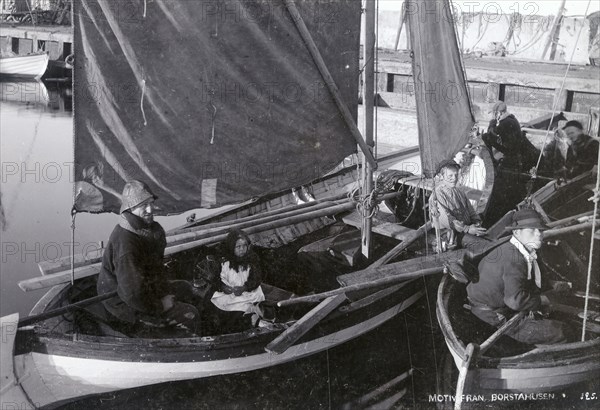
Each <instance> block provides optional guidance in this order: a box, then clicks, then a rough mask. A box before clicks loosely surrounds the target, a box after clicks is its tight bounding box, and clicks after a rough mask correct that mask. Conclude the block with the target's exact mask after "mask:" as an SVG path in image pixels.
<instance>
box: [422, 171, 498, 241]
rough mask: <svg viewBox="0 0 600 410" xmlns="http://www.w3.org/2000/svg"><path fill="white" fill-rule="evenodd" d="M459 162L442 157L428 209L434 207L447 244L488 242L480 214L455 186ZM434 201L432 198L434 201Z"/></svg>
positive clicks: (432, 210)
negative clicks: (443, 159)
mask: <svg viewBox="0 0 600 410" xmlns="http://www.w3.org/2000/svg"><path fill="white" fill-rule="evenodd" d="M459 171H460V166H459V165H458V164H457V163H456V162H455V161H454V160H445V161H442V162H441V163H440V164H439V165H438V168H437V170H436V183H435V195H431V196H430V197H429V209H430V211H431V212H432V216H434V212H435V211H437V213H438V218H439V226H440V229H442V230H443V232H442V234H443V235H444V236H445V237H446V238H445V241H446V243H447V245H448V246H449V247H452V246H453V245H456V246H458V247H472V246H476V245H484V244H485V245H487V244H489V242H488V241H487V240H486V239H484V238H482V237H483V236H484V235H485V233H486V230H485V229H484V228H482V227H481V218H480V217H479V215H478V214H477V212H476V211H475V209H474V208H473V205H471V202H470V201H469V199H468V198H467V195H466V194H465V193H464V191H463V190H462V189H461V188H460V187H458V186H457V183H458V174H459ZM434 201H435V202H434Z"/></svg>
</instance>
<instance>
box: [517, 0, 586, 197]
mask: <svg viewBox="0 0 600 410" xmlns="http://www.w3.org/2000/svg"><path fill="white" fill-rule="evenodd" d="M591 3H592V0H588V4H587V7H586V9H585V13H584V15H586V16H587V14H588V10H589V9H590V5H591ZM583 27H584V25H582V26H581V28H580V29H579V32H578V33H577V39H576V40H575V46H573V51H572V52H571V58H570V59H569V63H568V64H567V68H566V70H565V75H564V76H563V79H562V82H561V84H560V89H559V91H558V94H557V95H556V96H555V97H554V103H553V104H552V115H551V116H550V122H549V123H548V128H547V129H546V134H545V135H544V143H543V144H542V149H540V155H539V156H538V159H537V162H536V164H535V167H533V168H532V169H531V171H530V172H531V182H532V183H531V184H529V185H528V187H527V196H526V197H525V201H526V202H530V200H531V194H532V191H533V186H534V185H535V184H534V183H533V182H534V181H535V180H536V179H537V171H538V168H539V167H540V162H541V161H542V157H543V156H544V149H545V148H546V145H547V144H548V135H550V129H551V128H552V123H553V122H554V116H555V114H556V108H557V106H558V101H559V100H560V96H561V95H562V93H563V90H564V88H565V83H566V81H567V76H568V75H569V70H570V68H571V64H572V63H573V58H574V57H575V51H576V50H577V47H576V46H577V44H579V38H580V37H581V32H582V31H583Z"/></svg>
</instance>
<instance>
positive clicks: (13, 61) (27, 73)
mask: <svg viewBox="0 0 600 410" xmlns="http://www.w3.org/2000/svg"><path fill="white" fill-rule="evenodd" d="M47 67H48V54H47V53H35V54H27V55H15V56H7V57H4V56H3V57H0V75H2V76H6V77H22V78H35V79H38V78H40V77H41V76H42V75H44V73H45V72H46V68H47Z"/></svg>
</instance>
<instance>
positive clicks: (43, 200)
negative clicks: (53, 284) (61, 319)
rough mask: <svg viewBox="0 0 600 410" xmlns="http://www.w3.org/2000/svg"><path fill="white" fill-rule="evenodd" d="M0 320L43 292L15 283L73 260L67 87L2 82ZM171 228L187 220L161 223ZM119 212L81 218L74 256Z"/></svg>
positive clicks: (106, 230) (102, 234)
mask: <svg viewBox="0 0 600 410" xmlns="http://www.w3.org/2000/svg"><path fill="white" fill-rule="evenodd" d="M0 86H1V88H0V90H1V96H0V142H1V147H0V163H1V170H0V172H1V175H0V181H1V189H0V193H1V199H0V202H1V205H2V208H1V211H2V215H3V217H2V226H1V230H0V235H1V253H2V254H1V259H2V260H1V263H2V265H1V269H0V315H2V316H4V315H7V314H10V313H14V312H19V314H20V315H21V316H25V315H27V314H28V313H29V311H30V310H31V308H32V307H33V305H34V304H35V302H36V301H37V300H38V299H39V298H40V296H42V294H43V291H35V292H27V293H25V292H23V291H21V289H20V288H19V287H18V286H17V283H18V282H19V281H21V280H23V279H28V278H32V277H35V276H38V275H40V272H39V270H38V267H37V263H38V262H40V261H42V260H51V259H56V258H58V257H61V256H68V255H70V249H71V247H70V245H69V243H71V218H70V209H71V205H72V189H73V185H72V176H71V173H72V167H71V164H72V162H73V121H72V120H73V117H72V112H71V103H72V98H71V89H70V87H69V86H65V85H64V84H58V85H57V84H43V83H38V82H0ZM157 220H158V221H159V222H160V223H161V224H163V226H165V228H167V229H169V228H172V227H175V226H177V225H180V224H182V223H184V222H185V215H183V216H178V217H168V218H158V219H157ZM116 221H117V217H116V215H113V214H100V215H91V214H78V215H77V218H76V230H75V244H76V246H75V252H76V253H80V252H82V251H83V250H85V249H90V248H94V247H96V246H97V244H98V242H99V241H103V240H104V241H105V240H107V238H108V236H109V234H110V232H111V231H112V229H113V227H114V225H115V224H116Z"/></svg>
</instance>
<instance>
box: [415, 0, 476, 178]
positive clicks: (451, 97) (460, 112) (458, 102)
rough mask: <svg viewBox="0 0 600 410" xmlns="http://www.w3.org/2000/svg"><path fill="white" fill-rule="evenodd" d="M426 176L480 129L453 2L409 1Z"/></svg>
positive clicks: (418, 119) (420, 140) (419, 122)
mask: <svg viewBox="0 0 600 410" xmlns="http://www.w3.org/2000/svg"><path fill="white" fill-rule="evenodd" d="M404 7H405V10H404V12H405V14H406V16H407V19H408V27H409V30H410V45H411V49H412V67H413V80H414V83H415V97H416V105H417V121H418V127H419V146H420V147H421V164H422V168H423V170H422V171H423V174H424V175H426V176H429V177H431V176H433V173H434V172H435V169H436V167H437V165H438V164H439V163H440V162H441V161H442V160H444V159H448V158H452V157H453V156H454V154H456V152H458V151H459V150H460V149H461V148H463V147H464V145H465V144H466V143H467V142H468V140H469V135H470V131H471V129H472V127H473V125H474V124H475V119H474V116H473V113H472V111H471V103H470V101H469V94H468V90H467V84H466V80H465V76H464V70H463V67H462V62H461V57H460V50H459V48H458V42H457V39H456V32H455V26H454V19H453V15H452V9H451V6H450V2H449V0H405V2H404Z"/></svg>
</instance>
